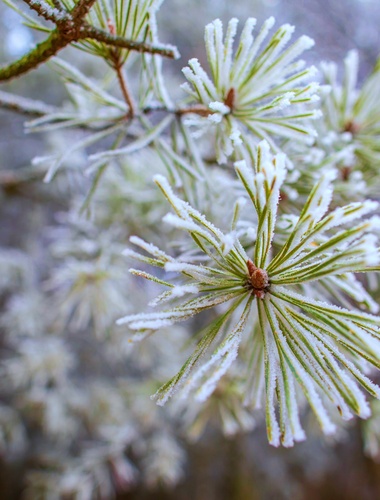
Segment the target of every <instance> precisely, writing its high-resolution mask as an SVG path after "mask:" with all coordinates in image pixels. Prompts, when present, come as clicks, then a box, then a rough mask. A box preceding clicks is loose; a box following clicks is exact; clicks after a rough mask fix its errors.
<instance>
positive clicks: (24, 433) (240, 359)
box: [0, 0, 380, 499]
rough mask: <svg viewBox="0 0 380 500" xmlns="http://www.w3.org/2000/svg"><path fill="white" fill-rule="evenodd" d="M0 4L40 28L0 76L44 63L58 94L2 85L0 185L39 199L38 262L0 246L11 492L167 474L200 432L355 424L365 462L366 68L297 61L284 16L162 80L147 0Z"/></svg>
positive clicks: (69, 493)
mask: <svg viewBox="0 0 380 500" xmlns="http://www.w3.org/2000/svg"><path fill="white" fill-rule="evenodd" d="M4 1H5V3H6V6H7V8H12V9H14V10H15V11H16V12H17V13H18V14H19V15H20V16H22V18H23V19H24V21H25V23H26V25H27V27H28V29H29V30H31V33H32V35H34V34H35V33H37V32H40V34H41V33H42V35H43V37H44V38H43V41H42V42H40V43H37V44H36V45H35V46H34V48H32V49H31V51H30V52H29V53H27V54H26V55H24V56H22V57H21V58H20V59H19V60H18V61H16V62H14V63H10V64H9V65H5V66H3V67H2V68H0V80H2V81H8V80H11V79H12V78H15V77H17V76H20V75H23V74H24V73H27V72H28V71H29V70H32V69H34V68H36V67H37V66H38V65H40V64H41V63H44V62H46V61H48V60H49V65H48V68H49V71H50V72H51V73H53V74H54V78H55V79H54V80H52V81H54V82H55V83H52V84H51V85H58V84H57V81H59V82H61V83H62V89H61V92H65V93H66V95H67V97H65V98H63V99H62V104H59V103H58V104H57V103H56V104H55V105H51V104H47V103H45V102H43V100H42V101H39V100H33V99H31V98H30V96H19V95H15V94H13V93H12V87H11V88H8V87H7V89H6V90H7V91H6V92H5V91H1V92H0V106H1V107H2V108H4V109H7V110H13V111H15V112H17V113H18V114H23V115H25V116H26V117H28V120H29V121H28V122H27V123H26V124H25V127H26V130H27V131H28V132H39V133H41V135H42V136H43V137H44V138H45V139H44V141H45V142H44V144H45V146H44V148H45V151H43V152H42V153H41V154H39V156H37V157H35V158H34V159H33V160H32V162H31V165H30V166H28V168H23V169H19V170H17V171H15V172H13V171H12V170H11V169H9V168H7V170H5V171H3V172H2V173H1V175H0V190H1V193H3V192H4V193H5V195H6V196H7V197H12V196H14V195H17V196H22V197H30V198H32V199H34V200H39V201H38V203H41V202H42V201H43V200H48V207H47V210H48V211H49V210H51V207H56V208H57V207H58V208H57V210H56V212H57V213H56V217H55V220H56V222H55V223H54V227H50V228H48V229H46V232H44V233H43V235H42V237H41V241H43V243H41V255H42V256H44V257H41V256H40V257H39V258H38V259H37V258H36V259H35V260H34V257H33V255H36V251H35V249H34V247H33V249H34V250H33V252H28V251H25V252H24V251H21V250H19V251H18V250H17V251H16V250H14V251H13V249H8V248H7V249H6V250H1V251H0V292H1V300H3V302H4V304H5V313H4V317H3V318H1V319H0V327H1V328H2V329H3V330H4V332H5V334H4V340H3V342H4V345H5V346H6V350H7V353H6V355H5V356H4V358H5V362H4V363H3V365H2V368H1V375H2V378H3V379H4V380H5V381H6V383H5V384H4V387H6V388H7V389H4V390H5V392H4V398H3V399H2V401H3V402H4V403H3V404H2V406H0V428H2V427H3V421H4V422H5V421H7V422H8V424H7V425H8V427H7V429H6V432H5V431H4V432H3V434H1V436H2V437H1V439H0V449H1V450H2V451H4V450H6V451H7V450H10V449H11V448H12V446H16V445H15V443H16V441H17V443H19V448H18V449H23V450H24V454H25V456H26V457H27V458H28V460H27V462H28V463H29V462H30V463H36V464H37V465H36V468H33V467H34V466H32V469H31V470H30V471H29V472H28V485H29V486H28V488H29V490H28V494H29V497H28V498H37V497H38V498H61V496H62V498H66V497H67V498H69V497H70V498H71V497H73V498H86V499H87V498H88V499H91V498H112V495H116V494H117V493H118V492H121V491H124V490H127V489H128V488H129V487H130V485H131V484H132V483H135V482H136V481H139V480H140V479H141V480H144V481H145V482H147V483H148V484H150V485H152V484H175V483H176V482H178V481H179V479H180V478H181V475H182V471H183V464H184V461H185V457H186V453H185V449H186V445H185V443H186V440H187V439H194V438H195V437H198V436H200V435H201V434H202V432H203V430H204V429H205V427H206V426H207V425H218V426H220V428H221V429H222V430H223V432H224V433H225V434H227V435H230V434H234V433H237V432H239V431H250V430H252V429H253V428H254V427H255V426H257V427H258V430H257V432H258V431H259V429H260V423H261V422H264V420H265V422H266V429H267V436H268V440H269V443H270V444H272V445H274V446H279V445H283V446H285V447H291V446H293V445H294V444H295V442H298V441H303V440H305V439H306V436H307V435H310V434H312V435H313V434H315V433H317V432H320V431H319V427H318V431H316V427H315V426H314V425H313V424H312V423H310V422H313V419H315V420H316V421H318V423H319V426H320V428H321V429H322V434H323V433H324V434H325V435H332V434H334V435H335V436H336V439H339V435H340V434H339V432H337V431H339V429H342V428H347V426H348V424H346V421H348V420H351V419H353V418H354V417H355V416H357V417H360V419H363V420H366V423H365V424H363V423H362V424H360V425H361V426H362V427H361V428H362V431H363V437H364V444H365V450H366V453H368V454H369V455H372V456H375V455H379V454H380V451H379V450H380V411H379V403H378V402H377V400H378V399H380V387H379V386H378V385H377V383H378V382H379V380H380V378H379V372H378V370H379V369H380V316H379V299H380V279H379V271H380V245H379V241H378V240H379V236H380V217H379V215H380V206H379V201H380V200H379V193H380V168H379V165H380V62H378V63H377V64H376V65H375V66H374V68H373V70H372V72H371V73H370V74H369V75H368V77H367V78H366V79H365V80H364V81H363V82H362V83H361V82H360V81H359V78H358V71H359V58H358V53H357V52H356V51H351V52H349V53H348V55H347V57H346V58H345V60H344V62H343V65H342V66H343V67H342V69H340V67H339V65H338V64H336V63H331V62H323V63H322V64H321V65H320V66H315V67H314V66H308V65H307V63H306V62H305V61H303V60H302V59H300V57H301V55H302V54H304V53H305V51H307V50H309V49H311V48H312V47H313V45H314V42H313V41H312V40H311V39H310V38H309V37H307V36H300V37H297V38H294V37H293V32H294V27H293V26H290V25H288V24H284V25H283V26H279V27H278V26H277V27H276V26H275V20H274V19H273V18H269V19H268V20H267V21H265V22H264V23H263V24H262V25H261V26H256V24H257V23H256V20H255V19H253V18H249V19H248V20H247V21H246V22H245V23H244V24H243V26H242V27H241V29H240V28H239V25H238V21H237V20H236V19H231V20H230V21H229V23H228V24H227V26H226V27H223V25H222V22H221V21H220V20H218V19H217V20H215V21H213V22H211V23H210V24H208V25H207V26H206V29H205V57H204V58H203V59H202V61H203V60H204V61H205V63H202V64H201V63H200V62H199V61H198V60H197V59H195V58H191V59H190V60H189V61H188V63H187V64H185V67H184V68H183V70H182V74H180V75H177V76H176V77H174V78H173V72H174V70H173V68H170V61H165V66H164V68H165V71H164V70H163V61H164V59H174V58H177V57H178V51H177V49H176V48H175V47H173V46H171V45H166V44H162V43H161V42H160V38H159V33H160V29H161V31H162V30H163V29H164V27H165V22H166V21H165V15H167V19H169V21H172V19H170V12H168V11H165V8H164V6H163V8H162V11H161V14H160V16H161V17H160V19H161V20H162V23H163V24H162V26H161V27H160V26H157V13H158V11H159V8H160V7H161V4H163V2H162V0H107V1H103V0H79V2H73V1H72V0H25V1H24V3H25V4H26V5H21V6H20V3H19V2H13V0H4ZM36 36H37V37H38V36H40V35H38V34H37V35H36ZM69 45H70V46H71V47H70V50H68V51H65V52H63V54H64V56H63V57H64V58H62V59H60V58H58V57H55V56H56V54H57V53H58V52H59V51H60V50H61V49H63V48H65V47H68V46H69ZM206 62H207V67H206ZM46 74H48V72H46ZM89 75H91V76H89ZM339 75H341V76H339ZM23 78H25V81H28V82H29V81H30V82H33V74H30V75H28V76H25V77H23ZM29 79H30V80H29ZM179 80H180V81H182V85H181V86H180V88H178V81H179ZM15 88H16V87H15ZM17 88H19V87H17ZM22 88H24V87H22ZM43 97H45V96H43ZM46 100H47V101H49V99H48V98H47V99H46ZM41 178H44V179H45V182H50V185H49V186H46V185H43V184H42V183H40V182H39V180H40V179H41ZM0 201H1V200H0ZM54 210H55V208H54ZM49 220H50V219H49ZM128 241H129V242H130V243H128ZM46 242H47V243H46ZM38 244H40V243H35V245H38ZM44 245H47V247H48V248H47V249H46V248H45V247H44ZM42 247H43V248H42ZM126 247H127V248H126ZM41 262H42V263H43V264H44V266H45V268H44V269H43V270H41V265H42V264H41ZM131 262H134V263H133V264H130V263H131ZM136 262H137V263H136ZM129 265H133V267H132V268H131V269H129V273H128V267H129ZM31 269H33V271H31ZM23 318H24V320H23ZM25 318H27V321H26V320H25ZM94 360H95V361H94ZM151 394H153V396H152V399H153V400H154V401H155V402H156V403H157V405H156V404H153V403H152V402H151V400H150V399H149V396H150V395H151ZM162 407H163V408H162ZM360 419H359V420H360ZM31 429H36V431H35V432H36V433H37V434H36V436H37V437H35V436H34V437H33V436H32V435H31V432H32V431H31ZM33 432H34V431H33ZM322 434H321V435H322ZM7 436H8V437H7ZM37 441H38V442H39V443H41V447H38V449H36V448H35V446H34V444H35V442H37ZM52 442H54V443H56V444H55V445H54V446H56V448H54V452H53V451H51V450H52V447H51V443H52ZM90 444H91V446H90ZM304 446H307V445H304ZM3 448H4V450H3ZM7 453H8V452H7ZM9 453H10V452H9ZM4 456H6V453H5V452H4ZM41 464H42V465H41ZM105 477H106V478H108V479H107V480H104V482H102V481H103V479H102V480H100V479H99V478H105ZM107 481H108V482H107ZM41 485H42V486H41ZM100 485H102V486H100ZM104 485H105V486H104ZM102 488H103V489H102ZM41 491H43V493H41ZM57 491H58V493H57ZM54 495H56V496H54ZM57 495H58V496H57ZM60 495H61V496H60Z"/></svg>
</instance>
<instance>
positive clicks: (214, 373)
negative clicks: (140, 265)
mask: <svg viewBox="0 0 380 500" xmlns="http://www.w3.org/2000/svg"><path fill="white" fill-rule="evenodd" d="M236 171H237V174H238V177H239V178H240V180H241V182H242V184H243V186H244V188H245V190H246V191H247V194H248V196H249V197H250V199H251V201H252V209H253V211H254V212H256V216H257V220H258V230H257V237H256V244H255V248H254V252H253V253H252V254H248V253H247V252H246V250H245V249H244V248H243V246H242V244H241V243H240V241H239V239H237V238H236V239H235V240H231V241H229V245H228V247H226V244H225V243H226V240H228V237H227V236H226V235H225V234H223V233H222V232H221V231H220V230H219V229H218V228H216V227H215V226H214V225H213V224H212V223H211V222H209V221H208V220H207V219H206V218H205V217H204V216H203V215H202V214H200V213H199V212H198V211H197V210H196V209H194V208H193V207H191V206H190V205H189V204H188V203H186V202H184V201H182V200H181V199H180V198H178V197H177V196H176V195H175V194H174V192H173V190H172V189H171V187H170V186H169V184H168V182H167V181H166V179H165V178H163V177H162V176H157V177H156V179H155V180H156V183H157V185H158V186H159V187H160V189H161V190H162V192H163V193H164V195H165V196H166V198H167V199H168V201H169V202H170V204H171V205H172V208H173V209H174V212H175V213H174V214H172V213H170V214H168V215H167V216H166V217H165V218H164V219H165V221H166V222H167V223H169V224H170V225H174V226H175V227H176V228H179V229H182V230H184V231H186V232H187V233H189V235H190V236H191V237H192V239H193V241H194V242H195V244H196V245H197V246H198V249H199V251H200V252H202V253H204V254H205V255H206V256H207V260H206V262H205V263H204V264H202V265H195V264H193V263H190V262H186V261H185V259H184V257H181V258H179V259H178V258H177V259H172V258H170V257H169V256H167V255H166V254H164V253H163V252H161V251H160V250H158V249H157V248H155V247H152V246H150V245H148V244H145V243H143V242H140V241H139V240H138V239H133V241H134V242H135V243H138V244H139V246H141V247H142V248H144V250H145V251H146V252H148V253H150V254H151V255H152V257H149V258H148V257H142V258H140V257H137V258H138V259H139V260H143V261H145V262H149V263H150V264H152V265H155V266H157V267H161V268H164V269H166V270H167V271H176V272H178V273H180V275H181V276H182V282H181V285H176V286H175V287H174V288H173V285H171V284H169V283H166V282H164V281H161V283H162V285H164V286H167V287H169V291H168V292H164V294H163V295H162V296H161V299H160V300H159V301H161V300H162V299H165V301H166V300H168V301H174V302H175V303H176V305H174V306H173V307H172V308H169V309H166V310H164V311H162V312H153V313H141V314H137V315H132V316H126V317H124V318H122V319H120V320H119V324H127V325H128V326H129V328H130V329H131V330H132V331H135V332H136V333H138V332H144V331H146V332H147V331H150V332H152V331H154V330H158V329H160V328H162V327H164V326H165V327H166V326H168V325H170V324H173V323H176V322H178V321H183V320H186V319H189V318H191V317H192V316H194V315H196V314H199V313H200V312H202V311H204V310H206V309H210V308H215V307H218V306H220V305H221V304H224V303H228V305H227V304H226V305H225V306H224V307H223V308H222V309H220V312H219V315H218V316H217V318H216V319H215V320H214V321H213V322H212V323H211V324H210V325H209V326H208V327H207V328H206V329H205V330H204V331H203V335H202V338H201V340H200V341H199V343H198V345H197V347H196V349H195V351H194V353H193V354H192V355H191V356H190V357H189V359H188V360H187V362H186V363H185V365H184V366H183V367H182V369H181V370H180V372H179V373H178V374H177V375H175V376H174V377H173V379H171V380H170V381H169V382H167V384H165V385H164V386H163V387H162V388H161V389H160V390H159V391H158V392H157V393H156V395H155V399H156V400H157V402H158V403H159V404H164V403H165V402H166V401H167V400H168V398H169V397H170V396H172V395H173V394H174V393H175V392H176V391H177V390H178V389H180V388H182V393H183V394H194V396H195V398H196V399H199V400H200V401H204V400H205V399H206V398H207V397H209V396H210V394H211V393H212V392H213V391H214V389H215V387H216V385H217V383H218V382H219V380H220V378H221V377H222V376H223V375H224V374H225V373H226V372H227V370H229V369H230V367H231V364H232V363H233V362H234V360H235V358H236V357H237V354H238V348H239V344H240V342H241V339H242V335H243V332H244V330H245V329H246V326H247V325H248V324H252V325H254V326H253V328H251V327H250V335H251V336H252V339H251V341H252V342H255V343H258V344H257V345H258V346H261V347H260V349H262V352H263V356H256V357H255V359H256V364H253V365H251V367H250V369H251V370H252V376H251V375H250V376H249V380H250V381H251V382H250V383H253V384H255V383H256V380H255V376H254V375H253V373H255V372H256V373H257V376H258V377H260V373H262V369H263V364H264V373H265V389H264V385H261V386H260V387H259V393H256V395H255V399H256V401H257V402H258V403H259V401H260V399H261V398H262V397H265V401H266V417H267V426H268V437H269V441H270V443H271V444H273V445H275V446H278V445H279V444H280V443H282V444H283V445H284V446H292V445H293V443H294V441H298V440H302V439H304V432H303V430H302V428H301V424H300V420H299V409H298V405H297V398H296V392H295V391H296V387H297V388H300V389H301V390H302V391H303V393H304V394H305V396H306V398H307V400H308V402H309V404H310V406H311V407H312V409H313V411H314V412H315V414H316V416H317V418H318V420H319V422H320V424H321V427H322V429H323V431H324V432H325V433H327V434H329V433H332V432H333V431H334V429H335V426H334V424H333V421H332V419H331V417H330V415H329V412H330V411H331V406H335V408H336V409H337V410H338V412H339V413H340V414H341V416H342V418H344V419H350V418H352V416H353V414H357V415H359V416H361V417H362V418H367V417H368V416H369V414H370V410H369V406H368V403H367V402H366V400H365V397H364V395H363V392H362V390H361V389H360V388H359V386H362V387H363V388H365V389H366V391H367V392H369V393H370V394H371V395H372V396H375V397H379V396H380V389H379V388H378V387H377V386H376V385H375V384H374V383H373V382H372V381H371V380H370V379H369V378H368V377H367V376H366V375H365V374H364V373H363V372H362V371H361V366H362V365H361V362H362V360H364V361H365V362H367V363H369V365H371V366H373V367H377V368H380V363H379V353H380V343H379V334H380V330H379V327H380V319H379V318H378V317H377V316H374V315H372V314H370V313H365V312H362V311H360V310H358V309H357V308H356V307H353V306H352V305H351V306H349V307H345V308H343V307H341V306H340V305H335V304H329V303H326V302H325V301H323V300H319V299H318V298H317V299H310V298H307V297H305V296H304V295H302V294H301V293H300V292H301V291H302V286H305V285H306V284H307V283H309V282H316V283H317V284H323V283H324V280H326V279H331V278H334V277H335V276H336V277H338V278H339V277H341V276H344V275H346V273H351V272H365V271H366V270H367V269H372V270H373V269H374V268H376V267H377V266H379V260H380V257H379V249H378V246H377V238H376V236H375V235H374V234H373V232H372V231H373V229H374V228H376V227H377V225H378V222H377V217H372V218H371V217H369V218H364V219H363V216H367V214H370V213H371V212H372V211H373V210H375V209H376V208H377V203H375V202H363V203H352V204H350V205H346V206H344V207H341V208H337V209H335V210H333V211H330V212H329V211H328V207H329V203H330V201H331V197H332V187H331V183H332V181H333V179H334V175H333V173H332V174H326V175H324V176H322V177H321V178H320V179H319V181H318V182H317V183H316V185H315V186H314V188H313V190H312V191H311V193H310V195H309V198H308V199H307V201H306V203H305V205H304V207H303V209H302V210H301V213H300V215H299V217H298V218H297V222H296V223H295V224H294V225H293V228H292V230H291V232H290V234H289V235H288V237H287V239H286V240H285V242H284V243H283V244H282V246H280V247H278V245H277V244H274V241H275V232H276V214H277V209H278V208H277V207H278V203H279V199H280V188H281V185H282V183H283V181H284V178H285V175H286V169H285V159H284V158H283V156H281V155H277V156H273V155H272V154H271V153H270V150H269V145H268V144H267V143H265V142H262V143H260V144H259V146H258V148H257V151H256V156H255V158H254V163H253V164H252V165H251V164H247V163H246V162H242V161H240V162H237V164H236ZM357 221H358V222H357ZM277 247H278V248H277ZM130 256H132V257H133V256H135V252H133V253H130ZM134 272H135V271H134ZM143 276H144V277H146V278H147V279H153V280H154V281H156V278H154V277H151V276H150V275H148V274H145V275H143ZM335 285H336V287H337V289H339V288H341V290H342V296H344V294H345V293H346V289H345V282H344V280H342V282H340V281H339V279H338V280H337V281H336V282H335ZM189 295H192V297H189ZM194 295H195V296H194ZM351 298H353V297H352V295H351ZM354 298H355V297H354ZM358 298H359V297H358ZM159 301H158V302H159ZM359 302H360V300H359ZM256 304H257V305H256ZM203 358H205V361H203ZM185 381H186V383H185ZM247 391H248V392H249V391H251V389H250V388H249V387H247ZM264 391H265V396H264V395H263V392H264ZM260 393H261V394H260ZM325 400H326V401H327V400H330V403H332V405H331V404H329V405H327V406H326V404H325ZM277 406H279V418H280V420H279V421H278V419H277V409H276V408H277Z"/></svg>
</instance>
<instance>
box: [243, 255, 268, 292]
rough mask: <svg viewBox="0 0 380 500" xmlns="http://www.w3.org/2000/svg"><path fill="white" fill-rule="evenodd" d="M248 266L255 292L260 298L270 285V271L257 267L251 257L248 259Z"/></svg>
mask: <svg viewBox="0 0 380 500" xmlns="http://www.w3.org/2000/svg"><path fill="white" fill-rule="evenodd" d="M247 268H248V274H249V280H250V283H251V285H252V288H253V293H254V294H255V295H256V297H258V298H260V299H262V298H264V296H265V291H266V289H267V288H268V286H269V279H268V273H267V272H266V271H264V269H260V268H258V267H256V266H255V264H254V263H253V262H252V261H251V260H250V259H248V260H247Z"/></svg>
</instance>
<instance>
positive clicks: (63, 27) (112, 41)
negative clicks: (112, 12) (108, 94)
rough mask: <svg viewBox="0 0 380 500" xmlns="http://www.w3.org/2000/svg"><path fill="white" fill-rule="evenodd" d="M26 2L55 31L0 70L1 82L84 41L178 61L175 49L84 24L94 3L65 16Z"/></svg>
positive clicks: (90, 1)
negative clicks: (71, 45) (89, 40)
mask: <svg viewBox="0 0 380 500" xmlns="http://www.w3.org/2000/svg"><path fill="white" fill-rule="evenodd" d="M25 1H26V3H28V5H29V7H30V8H31V9H33V10H35V11H36V12H37V13H38V14H39V15H41V16H42V17H44V18H45V19H46V20H49V21H53V22H55V23H56V28H55V29H54V30H53V31H52V32H51V33H50V35H49V36H48V38H47V39H46V40H44V41H43V42H41V43H39V44H37V45H36V47H35V48H34V49H32V50H31V51H30V52H29V53H28V54H26V55H24V56H23V57H21V58H20V59H19V60H18V61H15V62H14V63H11V64H9V65H8V66H5V67H3V68H0V82H2V81H9V80H12V79H13V78H16V77H18V76H20V75H22V74H25V73H27V72H29V71H31V70H32V69H35V68H37V67H38V66H39V65H40V64H42V63H44V62H46V61H48V60H49V59H50V58H51V57H53V56H55V55H56V54H57V53H58V52H59V51H60V50H62V49H63V48H65V47H66V46H67V45H69V44H71V43H76V42H79V41H81V40H86V39H92V40H97V41H98V42H102V43H104V44H106V45H110V46H113V47H120V48H124V49H128V50H134V51H137V52H141V53H143V52H146V53H150V54H159V55H161V56H163V57H169V58H171V59H175V58H176V57H177V53H176V50H175V49H174V48H170V47H159V46H154V45H150V44H147V43H145V42H137V41H135V40H128V39H126V38H123V37H120V36H117V35H112V34H110V33H107V32H105V31H103V30H101V29H98V28H95V27H94V26H91V25H90V24H88V23H87V22H85V21H84V17H85V16H86V15H87V14H88V12H89V10H90V9H91V7H92V5H93V4H94V3H95V1H96V0H83V1H79V2H78V4H77V5H76V6H75V7H74V9H73V10H72V12H71V13H64V12H61V11H59V10H58V9H54V8H49V9H47V8H45V7H44V4H41V3H40V4H37V3H36V2H34V0H25Z"/></svg>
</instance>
